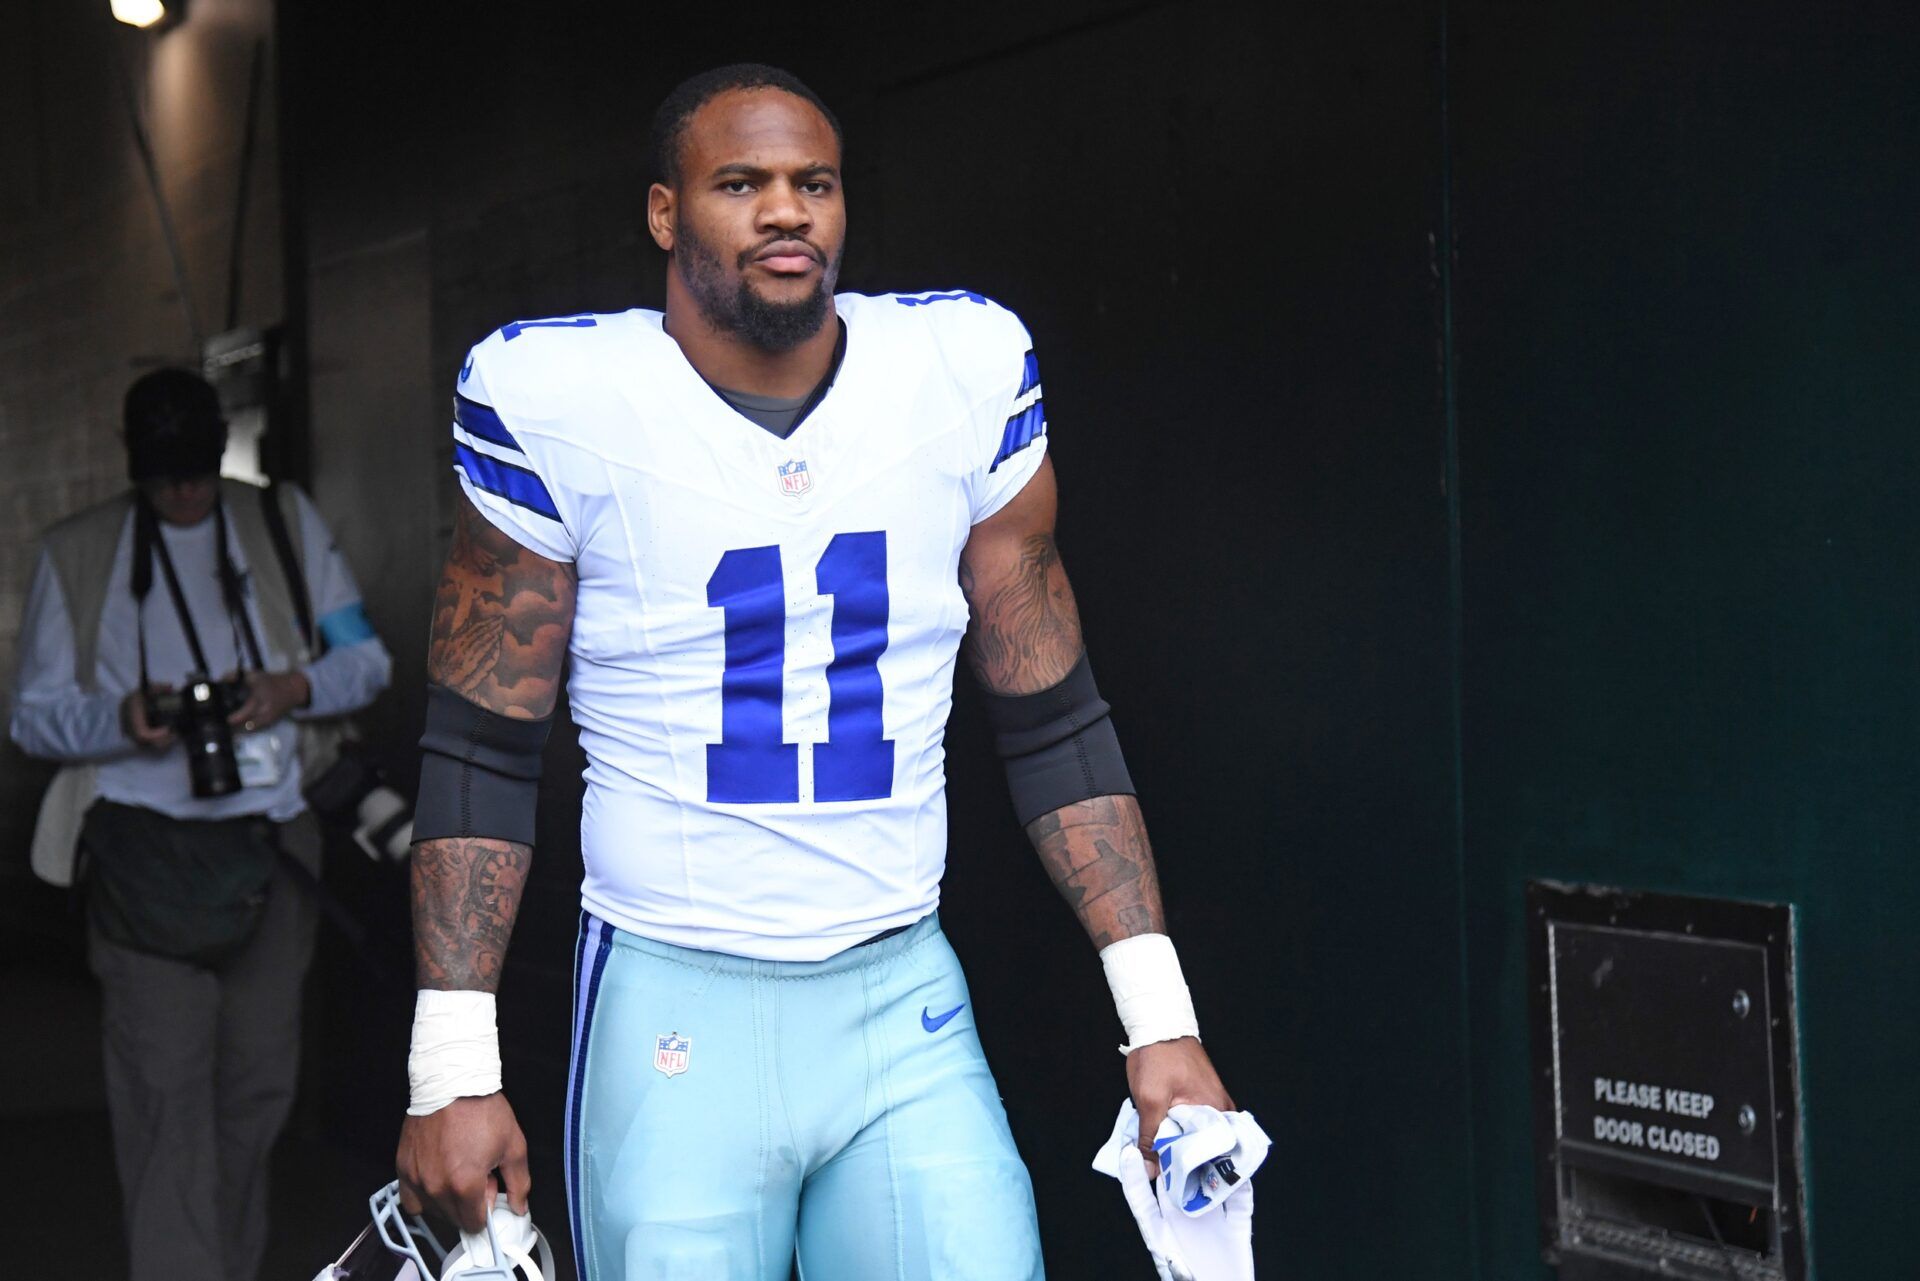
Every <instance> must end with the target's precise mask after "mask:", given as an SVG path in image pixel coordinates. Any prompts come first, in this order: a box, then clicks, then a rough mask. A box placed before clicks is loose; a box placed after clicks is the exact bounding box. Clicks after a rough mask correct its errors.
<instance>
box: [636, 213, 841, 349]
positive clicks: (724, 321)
mask: <svg viewBox="0 0 1920 1281" xmlns="http://www.w3.org/2000/svg"><path fill="white" fill-rule="evenodd" d="M673 254H674V257H675V258H677V259H679V261H680V276H681V279H683V280H684V281H686V283H687V292H688V293H690V294H692V295H693V301H694V303H695V305H696V306H698V307H699V308H700V314H701V315H702V316H704V317H705V318H706V321H707V323H708V324H710V325H712V326H713V327H714V328H715V329H717V330H719V331H721V332H722V333H730V334H738V335H739V336H740V337H741V338H743V339H745V340H746V341H747V342H749V343H752V344H753V345H754V346H755V347H758V348H759V349H760V350H762V351H765V352H775V353H778V352H785V351H792V350H793V349H794V348H795V347H798V346H799V345H800V344H801V343H803V342H805V341H806V340H807V339H809V338H811V337H813V336H814V335H815V334H817V333H819V332H820V326H822V325H824V324H825V323H826V322H827V303H828V301H829V298H830V296H831V295H830V290H831V289H832V286H833V281H834V279H835V278H836V277H837V276H838V275H839V274H840V271H839V268H840V262H839V259H838V258H835V259H832V260H830V261H828V262H827V263H825V264H824V265H823V268H822V270H821V272H820V275H819V277H818V279H816V280H815V281H814V286H813V290H812V292H811V293H809V294H807V296H806V297H804V298H801V299H798V300H797V301H794V302H771V301H769V300H767V299H765V298H762V297H761V296H760V295H759V294H758V293H755V292H754V289H753V286H752V285H751V284H750V283H748V281H747V278H746V275H745V272H746V269H747V261H748V259H749V258H750V257H751V252H749V253H746V254H742V255H740V261H739V263H738V264H737V266H738V269H739V271H740V272H741V274H740V275H739V276H738V277H736V278H735V282H734V283H732V284H731V285H730V284H729V278H728V275H727V271H726V265H725V264H724V263H723V262H722V261H721V259H720V255H719V253H718V252H716V251H715V250H714V248H713V246H712V245H710V244H708V243H707V242H706V241H704V240H702V239H701V238H700V237H699V236H698V235H696V234H693V233H692V232H691V230H690V229H689V228H687V227H686V226H685V225H684V224H683V225H682V226H681V227H680V234H679V239H678V240H676V241H675V242H674V246H673Z"/></svg>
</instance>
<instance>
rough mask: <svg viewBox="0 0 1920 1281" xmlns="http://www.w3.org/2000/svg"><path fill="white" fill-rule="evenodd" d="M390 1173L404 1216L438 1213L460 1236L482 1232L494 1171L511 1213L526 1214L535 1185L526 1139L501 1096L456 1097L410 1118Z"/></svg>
mask: <svg viewBox="0 0 1920 1281" xmlns="http://www.w3.org/2000/svg"><path fill="white" fill-rule="evenodd" d="M394 1170H395V1172H396V1173H397V1174H398V1175H399V1176H400V1208H401V1209H403V1210H405V1211H406V1212H407V1213H408V1214H419V1213H420V1212H421V1211H422V1210H424V1209H428V1208H431V1209H434V1210H437V1211H439V1212H440V1213H441V1214H443V1215H445V1216H446V1217H447V1218H449V1219H452V1220H453V1221H454V1222H455V1223H457V1224H459V1225H460V1230H461V1231H463V1232H484V1231H486V1228H487V1215H488V1213H489V1212H490V1211H491V1210H492V1208H493V1198H494V1194H495V1192H496V1191H497V1190H498V1189H497V1187H496V1185H495V1182H494V1171H495V1170H498V1171H499V1172H500V1178H501V1179H502V1180H503V1181H504V1182H505V1183H506V1190H507V1203H508V1204H509V1205H510V1206H512V1207H513V1212H514V1213H515V1214H525V1213H526V1212H527V1192H528V1191H529V1190H530V1189H531V1188H532V1186H533V1180H532V1178H531V1177H530V1176H529V1174H528V1172H527V1139H526V1136H525V1135H524V1134H522V1133H520V1122H519V1121H517V1120H515V1119H514V1115H513V1108H512V1107H511V1106H510V1105H509V1104H508V1103H507V1096H506V1095H504V1094H489V1095H486V1096H485V1097H483V1098H466V1099H455V1100H454V1101H453V1102H451V1103H449V1104H447V1106H445V1107H443V1108H441V1109H440V1110H439V1111H438V1112H434V1113H431V1114H429V1115H427V1116H409V1117H408V1118H407V1121H406V1124H405V1125H403V1126H401V1127H400V1151H399V1153H398V1154H397V1155H396V1156H395V1157H394Z"/></svg>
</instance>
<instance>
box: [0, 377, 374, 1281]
mask: <svg viewBox="0 0 1920 1281" xmlns="http://www.w3.org/2000/svg"><path fill="white" fill-rule="evenodd" d="M225 444H226V424H225V422H224V421H223V420H222V417H221V413H220V405H219V400H218V397H217V396H216V395H215V393H214V391H213V389H212V388H211V387H210V386H208V385H207V383H206V382H204V381H203V380H201V379H200V378H198V377H196V376H195V375H193V374H191V373H187V372H184V371H181V370H171V369H168V370H159V371H156V372H154V373H151V374H148V375H146V376H144V377H142V378H141V379H139V380H138V381H137V382H135V383H134V384H133V386H132V387H131V388H130V389H129V390H128V392H127V398H126V446H127V457H128V473H129V475H130V476H131V478H132V480H133V482H134V487H133V489H132V491H131V492H129V493H126V494H123V495H121V496H120V497H117V498H114V499H112V500H110V501H108V502H106V503H102V504H100V505H98V506H96V507H93V508H90V509H88V510H87V511H84V512H81V513H80V514H78V515H76V516H72V517H69V518H68V519H66V520H64V521H62V522H60V523H59V524H58V525H56V526H54V527H53V529H51V530H50V531H49V532H48V534H47V536H46V538H45V541H44V543H43V545H42V548H41V554H40V560H39V564H38V566H37V568H36V570H35V573H34V578H33V585H32V588H31V590H30V592H29V594H28V598H27V607H26V616H25V619H24V622H23V626H22V632H21V641H20V644H21V661H20V673H19V681H18V686H17V690H16V697H15V703H14V713H13V721H12V726H11V730H12V735H13V738H14V741H15V742H17V743H19V744H20V746H21V747H22V748H23V749H25V750H26V751H27V752H29V753H31V754H33V755H35V756H41V757H48V758H52V759H55V760H58V761H62V762H65V763H66V766H67V767H66V768H65V769H63V770H62V771H61V774H60V775H59V776H58V777H57V778H56V780H55V783H54V786H53V787H52V788H50V789H49V793H48V796H47V798H46V800H45V801H43V803H42V810H41V816H40V823H39V827H38V830H37V831H36V833H35V850H34V855H35V868H36V870H37V871H40V872H41V874H42V875H43V876H47V877H48V878H49V879H54V880H56V881H59V880H61V879H62V877H61V873H62V872H67V871H69V870H70V869H68V868H64V867H59V866H57V865H58V864H59V863H60V862H61V860H62V859H67V860H70V859H71V858H72V857H73V852H74V848H75V845H76V844H77V845H78V848H79V858H80V867H81V871H80V874H79V876H78V878H76V879H78V880H79V881H80V882H81V883H83V884H84V886H85V889H86V898H87V934H88V940H87V941H88V957H89V961H90V963H91V965H92V968H93V971H94V973H95V974H96V975H97V976H98V977H99V980H100V983H101V988H102V994H103V998H104V999H103V1020H102V1021H103V1032H104V1037H105V1043H106V1045H105V1052H106V1053H105V1056H106V1076H107V1090H108V1106H109V1109H110V1113H111V1117H112V1122H113V1136H114V1147H115V1158H116V1163H117V1166H118V1169H119V1173H120V1183H121V1192H122V1196H123V1201H124V1209H125V1213H126V1220H127V1236H128V1247H129V1254H130V1257H131V1260H132V1276H133V1278H134V1281H144V1279H145V1278H155V1279H156V1281H157V1279H160V1278H166V1279H168V1281H177V1278H181V1277H206V1278H222V1279H224V1281H253V1278H254V1277H255V1275H256V1274H257V1272H258V1270H259V1264H260V1259H261V1255H262V1252H263V1250H264V1247H265V1244H266V1231H267V1226H266V1204H267V1191H266V1170H267V1160H268V1155H269V1153H270V1151H271V1149H272V1146H273V1143H274V1140H275V1138H276V1137H277V1136H278V1134H279V1132H280V1129H281V1127H282V1126H283V1125H284V1123H285V1121H286V1117H287V1112H288V1109H289V1107H290V1105H291V1104H292V1101H293V1094H294V1084H295V1074H296V1068H297V1065H298V1058H299V1030H300V997H301V985H302V980H303V978H304V976H305V973H306V969H307V964H308V960H309V958H310V956H311V953H312V948H313V937H314V929H315V919H316V907H315V904H314V901H313V897H312V895H311V894H310V893H309V892H308V891H307V889H306V888H305V887H303V886H302V885H301V884H300V881H301V880H302V879H303V878H311V877H312V876H314V875H316V874H317V873H318V871H319V865H320V839H319V832H318V829H317V827H316V824H315V821H314V819H313V816H312V815H311V814H310V813H308V812H307V807H306V802H305V801H304V800H303V798H302V795H301V785H302V776H303V768H304V771H305V773H306V774H307V775H308V776H309V777H310V776H311V774H312V772H313V769H314V767H315V766H316V765H317V764H318V763H319V762H318V761H317V760H316V759H314V758H316V757H318V756H319V755H321V754H322V753H323V752H324V750H325V745H326V743H327V734H326V725H327V721H328V718H335V717H339V716H341V715H343V714H344V713H347V712H351V711H353V710H355V709H357V708H360V707H362V706H364V705H366V704H367V703H368V702H370V701H371V700H372V699H373V698H374V696H375V695H376V694H378V693H379V692H380V690H381V689H383V688H384V687H385V685H386V683H387V677H388V672H389V667H390V660H389V658H388V655H387V652H386V649H385V647H384V646H383V645H382V644H381V643H380V640H379V638H378V637H376V636H375V635H374V633H373V630H372V628H371V627H370V626H369V625H368V623H367V620H366V614H365V612H364V611H363V609H362V608H361V605H360V593H359V590H358V589H357V588H356V587H355V585H354V582H353V577H352V574H351V573H350V571H349V570H348V568H347V565H346V562H345V560H344V559H343V558H342V557H341V555H340V553H339V551H338V550H337V549H335V548H334V546H333V540H332V538H331V536H330V535H329V533H328V532H327V529H326V527H325V525H324V524H323V523H322V522H321V520H320V517H319V515H318V513H317V512H316V511H315V510H314V508H313V505H312V504H311V503H310V502H309V501H308V500H307V499H306V497H305V495H303V494H301V493H299V491H297V490H294V489H292V488H291V487H282V488H280V489H278V490H271V491H269V490H260V489H258V488H255V487H253V486H249V485H246V484H243V483H240V482H236V481H225V480H222V479H220V477H219V475H218V472H219V467H220V459H221V455H222V453H223V452H224V449H225ZM276 507H277V510H276ZM292 558H297V563H296V564H295V565H294V566H293V567H292V568H291V571H290V567H289V564H288V561H289V559H292ZM303 580H304V585H305V587H306V590H307V596H308V599H307V600H306V601H304V602H296V601H295V599H294V596H293V592H294V590H295V588H294V587H293V585H292V584H294V583H300V582H302V581H303ZM301 604H304V606H305V608H304V609H302V608H300V605H301ZM309 624H310V626H311V630H312V632H313V633H315V635H314V636H313V637H312V638H311V640H310V639H309V637H308V636H307V635H306V634H305V632H306V631H307V628H308V625H309ZM316 653H318V654H319V655H320V656H318V657H315V654H316ZM82 815H84V822H83V823H81V822H79V820H80V818H81V816H82ZM76 828H77V836H78V840H77V842H76V840H75V836H76ZM49 864H53V865H56V866H55V867H54V868H53V870H52V871H49V866H48V865H49Z"/></svg>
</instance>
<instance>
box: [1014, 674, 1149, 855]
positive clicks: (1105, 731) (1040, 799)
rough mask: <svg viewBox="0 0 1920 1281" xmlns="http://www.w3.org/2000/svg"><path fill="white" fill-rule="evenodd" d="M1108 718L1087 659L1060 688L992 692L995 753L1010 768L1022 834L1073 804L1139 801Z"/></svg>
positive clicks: (1104, 701) (1060, 684)
mask: <svg viewBox="0 0 1920 1281" xmlns="http://www.w3.org/2000/svg"><path fill="white" fill-rule="evenodd" d="M1109 710H1110V709H1109V708H1108V706H1107V703H1106V700H1105V699H1103V698H1101V697H1100V691H1099V690H1098V689H1097V688H1096V687H1095V686H1094V683H1093V668H1092V666H1091V665H1090V664H1089V663H1088V662H1087V656H1086V654H1084V653H1082V654H1081V655H1080V661H1079V662H1077V663H1075V664H1074V665H1073V670H1072V671H1070V672H1068V673H1067V675H1066V678H1065V679H1064V680H1062V681H1061V682H1060V683H1059V684H1058V685H1054V686H1051V687H1049V688H1047V689H1043V690H1040V691H1038V692H1037V693H1033V694H995V693H993V692H991V691H989V692H988V694H987V719H988V720H989V721H991V722H992V723H993V741H994V747H995V748H996V749H997V750H998V751H999V753H1000V757H1001V759H1002V760H1004V761H1005V762H1006V763H1007V784H1008V786H1009V787H1010V788H1011V789H1012V791H1013V810H1014V813H1015V814H1016V815H1018V816H1019V819H1020V825H1021V826H1022V827H1024V826H1026V825H1027V824H1028V823H1031V822H1033V820H1034V819H1036V818H1039V817H1040V816H1041V815H1042V814H1051V813H1052V812H1053V811H1054V810H1057V809H1059V808H1060V807H1061V806H1063V805H1072V804H1073V803H1074V802H1076V801H1084V800H1089V799H1091V798H1093V797H1095V796H1132V795H1133V794H1134V792H1133V779H1132V778H1131V777H1130V776H1129V775H1128V774H1127V762H1126V760H1125V759H1124V758H1122V756H1121V755H1120V739H1119V736H1118V735H1117V734H1115V733H1114V729H1113V720H1112V719H1111V718H1110V717H1109V716H1108V712H1109Z"/></svg>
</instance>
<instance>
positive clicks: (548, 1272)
mask: <svg viewBox="0 0 1920 1281" xmlns="http://www.w3.org/2000/svg"><path fill="white" fill-rule="evenodd" d="M367 1205H368V1208H370V1209H371V1210H372V1211H373V1222H371V1223H369V1224H368V1225H367V1226H366V1228H365V1229H364V1230H362V1231H361V1233H360V1235H359V1236H358V1237H356V1238H354V1242H353V1244H352V1245H350V1246H348V1247H347V1249H346V1252H345V1253H344V1254H342V1255H341V1256H340V1257H339V1258H338V1259H336V1260H334V1261H333V1262H332V1263H330V1264H328V1265H327V1266H326V1267H324V1268H322V1269H320V1272H319V1274H318V1275H317V1276H315V1277H314V1279H313V1281H554V1272H553V1250H552V1249H551V1248H550V1247H549V1246H548V1245H547V1238H546V1237H545V1236H543V1235H542V1234H541V1232H540V1229H539V1228H536V1227H534V1226H533V1216H532V1215H530V1214H515V1213H514V1212H513V1211H512V1210H511V1209H510V1208H508V1206H507V1194H506V1193H504V1192H502V1193H499V1194H498V1195H497V1196H496V1197H495V1198H494V1203H493V1213H492V1214H490V1215H488V1216H487V1230H486V1231H485V1232H462V1233H461V1234H460V1240H459V1242H458V1243H457V1244H456V1245H454V1247H453V1248H452V1249H451V1250H449V1249H448V1248H447V1247H446V1246H444V1245H442V1244H441V1243H440V1238H439V1237H438V1236H437V1235H435V1233H434V1231H433V1229H432V1228H430V1227H428V1226H427V1222H426V1220H425V1219H423V1218H421V1217H420V1216H419V1215H417V1214H408V1213H407V1212H406V1211H404V1210H402V1209H401V1208H400V1185H399V1183H397V1182H395V1183H389V1184H387V1186H386V1187H384V1188H381V1189H380V1190H379V1191H378V1192H376V1193H374V1194H373V1195H372V1196H371V1197H369V1198H368V1199H367Z"/></svg>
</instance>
